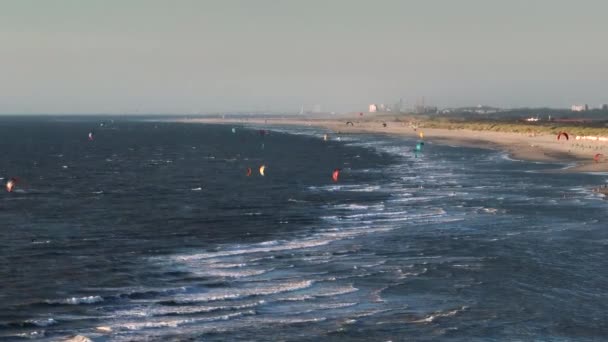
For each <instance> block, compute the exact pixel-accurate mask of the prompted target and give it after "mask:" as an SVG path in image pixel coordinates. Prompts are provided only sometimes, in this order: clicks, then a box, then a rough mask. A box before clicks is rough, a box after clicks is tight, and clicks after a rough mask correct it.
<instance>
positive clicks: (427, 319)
mask: <svg viewBox="0 0 608 342" xmlns="http://www.w3.org/2000/svg"><path fill="white" fill-rule="evenodd" d="M467 309H468V307H467V306H463V307H460V308H458V309H454V310H450V311H445V312H444V311H437V312H434V313H432V314H430V315H428V316H426V317H425V318H422V319H418V320H415V321H410V323H431V322H433V321H434V320H436V319H437V318H442V317H451V316H455V315H456V314H458V313H460V312H463V311H465V310H467Z"/></svg>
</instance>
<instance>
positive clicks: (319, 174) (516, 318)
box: [0, 117, 608, 341]
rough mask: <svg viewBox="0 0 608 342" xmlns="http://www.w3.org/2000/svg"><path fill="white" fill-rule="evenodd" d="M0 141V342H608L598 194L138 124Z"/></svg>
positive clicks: (323, 145)
mask: <svg viewBox="0 0 608 342" xmlns="http://www.w3.org/2000/svg"><path fill="white" fill-rule="evenodd" d="M233 128H234V133H233V131H232V129H233ZM260 130H263V133H261V132H260ZM266 130H267V131H266ZM89 132H92V133H93V137H94V139H93V140H92V141H89V139H88V133H89ZM266 133H267V134H266ZM325 133H330V135H329V138H330V139H329V140H328V141H324V140H323V134H325ZM0 141H1V142H2V145H1V146H2V152H3V156H2V158H1V159H0V177H2V178H3V179H2V180H0V182H2V184H4V183H5V182H6V181H7V180H8V179H10V178H11V177H18V183H17V186H16V187H15V189H14V191H13V192H12V193H8V192H6V191H4V189H2V190H3V191H2V192H1V193H0V222H1V223H0V227H1V228H0V340H2V341H20V340H42V341H56V340H61V339H62V338H65V337H68V336H71V335H76V334H80V335H84V336H87V337H89V338H91V339H92V340H94V341H184V340H192V341H198V340H205V341H236V340H255V341H318V340H323V341H343V340H351V341H389V340H390V341H402V340H419V341H437V340H447V341H475V340H478V341H486V340H557V341H568V340H577V341H581V340H582V341H584V340H589V341H591V340H601V339H604V338H606V336H608V319H607V317H608V316H607V313H608V272H607V271H606V265H608V264H607V261H606V260H608V229H607V227H608V224H607V222H608V219H607V215H606V214H607V213H608V202H607V201H604V200H603V199H602V198H601V197H600V196H599V195H597V194H595V193H593V192H592V191H591V190H590V188H591V187H592V186H596V185H598V184H603V183H605V182H606V178H607V177H606V175H602V174H555V173H547V172H544V170H546V169H549V168H558V167H561V166H562V165H558V164H546V163H531V162H522V161H514V160H511V159H509V158H508V157H507V156H506V155H505V154H504V153H503V152H500V151H493V150H486V149H474V148H464V147H453V146H445V145H439V144H434V143H433V137H432V136H428V137H425V146H424V149H423V151H422V153H420V154H418V155H416V154H415V153H414V151H413V149H414V146H415V144H416V140H413V139H408V138H404V137H394V136H386V135H373V134H367V135H338V134H333V133H331V132H326V131H325V130H323V129H320V128H311V127H261V126H253V125H250V126H243V125H203V124H183V123H171V122H164V121H158V122H153V121H149V120H141V119H138V118H137V117H122V118H118V117H117V118H113V119H109V118H107V117H54V118H53V117H46V118H40V117H39V118H15V117H13V118H0ZM261 165H265V166H266V169H265V175H264V176H262V175H260V173H259V167H260V166H261ZM248 168H251V169H252V173H251V175H250V176H247V169H248ZM336 168H340V169H341V172H340V178H339V181H338V182H337V183H334V182H333V181H332V178H331V176H332V171H333V170H334V169H336Z"/></svg>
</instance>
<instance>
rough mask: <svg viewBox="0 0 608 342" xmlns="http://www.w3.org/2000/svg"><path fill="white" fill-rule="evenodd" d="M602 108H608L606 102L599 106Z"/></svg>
mask: <svg viewBox="0 0 608 342" xmlns="http://www.w3.org/2000/svg"><path fill="white" fill-rule="evenodd" d="M600 108H601V109H602V110H608V104H603V105H601V106H600Z"/></svg>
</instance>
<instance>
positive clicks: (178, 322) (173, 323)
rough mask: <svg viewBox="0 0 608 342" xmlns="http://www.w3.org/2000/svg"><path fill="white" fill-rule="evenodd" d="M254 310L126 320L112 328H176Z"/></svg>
mask: <svg viewBox="0 0 608 342" xmlns="http://www.w3.org/2000/svg"><path fill="white" fill-rule="evenodd" d="M255 314H256V312H255V311H254V310H248V311H243V312H235V313H230V314H226V315H221V316H215V317H205V318H189V319H174V320H158V321H147V322H128V323H120V324H117V325H114V326H112V329H113V330H125V329H126V330H143V329H158V328H177V327H179V326H182V325H186V324H194V323H203V322H216V321H227V320H230V319H233V318H238V317H243V316H246V315H255Z"/></svg>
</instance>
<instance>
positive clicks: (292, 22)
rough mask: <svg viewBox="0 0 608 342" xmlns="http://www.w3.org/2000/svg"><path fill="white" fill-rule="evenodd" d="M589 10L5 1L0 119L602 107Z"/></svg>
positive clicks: (602, 54) (476, 0)
mask: <svg viewBox="0 0 608 342" xmlns="http://www.w3.org/2000/svg"><path fill="white" fill-rule="evenodd" d="M607 14H608V2H606V1H603V0H583V1H577V2H574V1H569V0H536V1H529V0H514V1H501V2H491V1H487V0H462V1H414V0H411V1H409V0H405V1H399V0H379V1H366V0H332V1H320V0H311V1H297V2H296V1H289V2H288V1H285V2H278V1H270V0H256V1H250V0H227V1H213V2H212V1H196V0H182V1H178V2H169V1H161V0H128V1H118V0H89V1H82V2H79V1H69V0H55V1H52V2H51V1H47V2H42V1H35V0H4V1H2V11H0V40H1V41H2V44H0V55H1V56H2V63H0V75H1V77H0V114H37V113H46V114H62V113H67V114H77V113H82V114H87V113H109V114H121V113H141V114H144V113H163V114H171V113H175V114H195V113H217V112H249V111H251V112H261V111H273V112H291V113H298V112H300V111H301V110H302V106H304V107H305V109H308V110H313V108H317V107H316V106H318V108H322V110H323V111H325V112H332V111H335V112H344V111H365V110H366V109H367V108H368V106H369V104H370V103H378V104H380V103H385V104H388V105H393V104H395V103H397V102H399V101H400V99H404V101H405V105H406V106H409V107H413V106H414V105H415V104H416V100H417V99H419V98H421V97H423V96H424V97H425V99H426V102H427V103H428V104H430V105H433V106H437V107H439V108H443V107H460V106H475V105H478V104H481V105H488V106H496V107H502V108H518V107H553V108H564V109H569V108H571V106H573V105H580V104H588V105H589V106H590V108H596V107H599V106H600V105H602V104H604V103H607V102H608V91H607V89H608V87H607V86H606V85H607V83H608V65H607V63H606V61H608V45H607V44H606V43H605V34H606V32H608V21H607V20H605V17H606V15H607Z"/></svg>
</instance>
